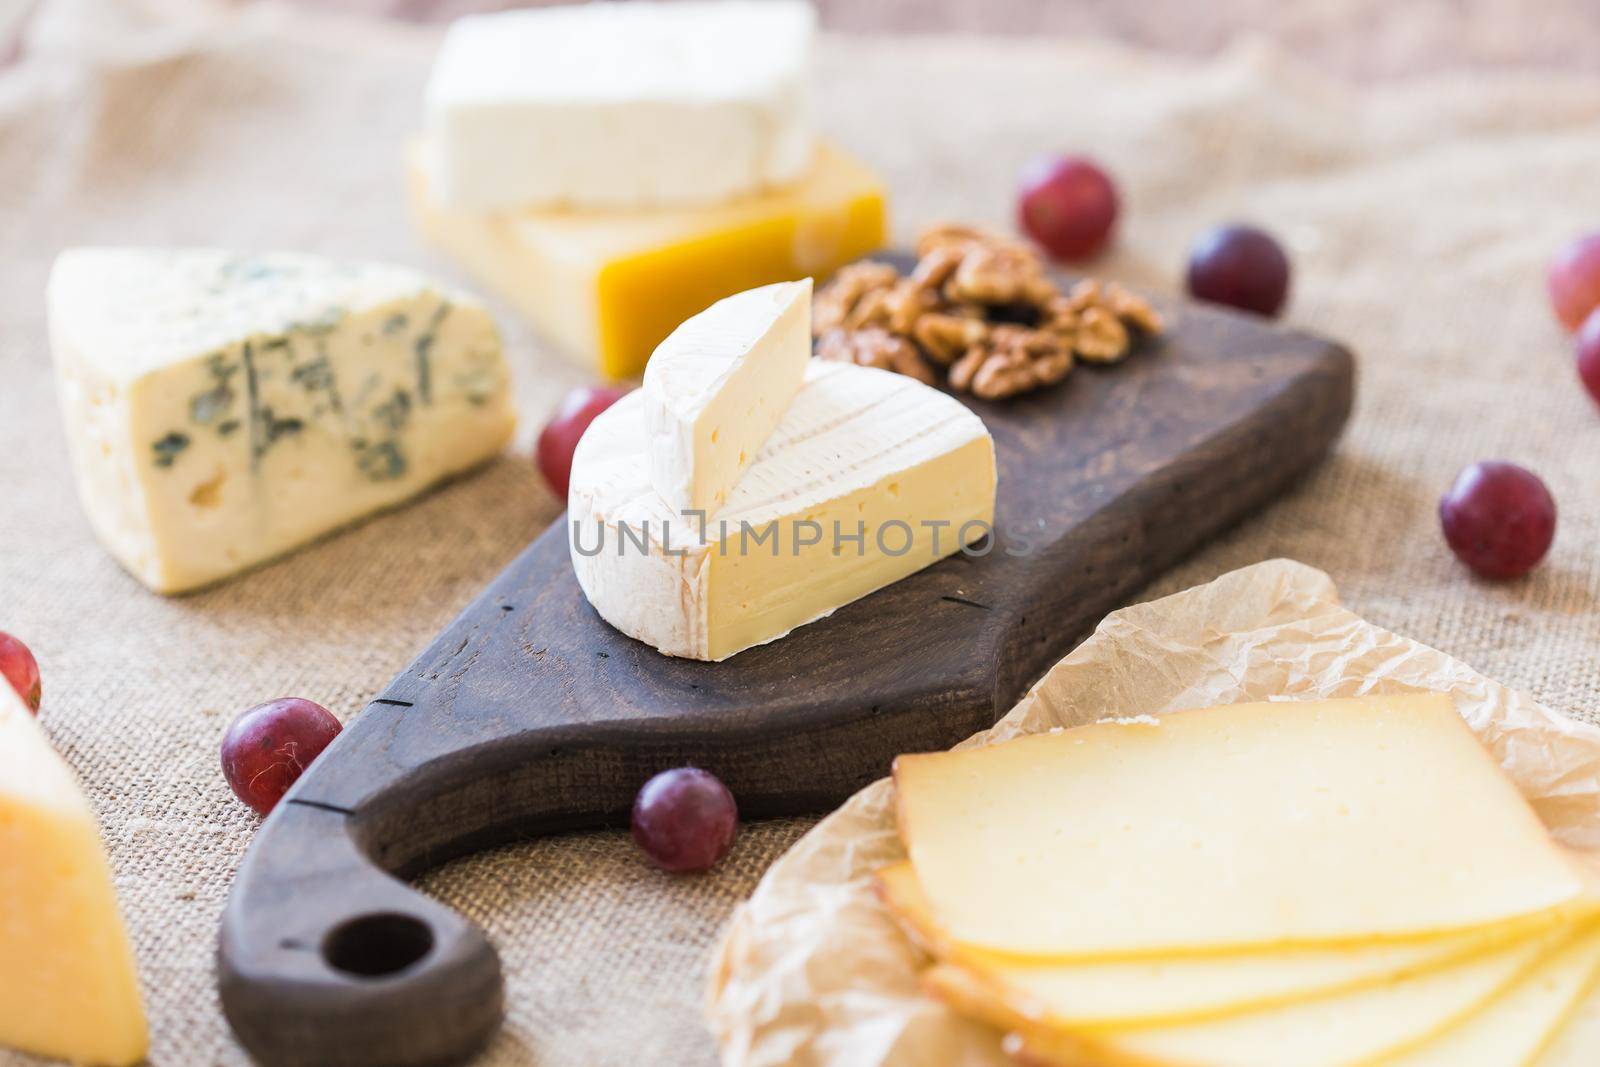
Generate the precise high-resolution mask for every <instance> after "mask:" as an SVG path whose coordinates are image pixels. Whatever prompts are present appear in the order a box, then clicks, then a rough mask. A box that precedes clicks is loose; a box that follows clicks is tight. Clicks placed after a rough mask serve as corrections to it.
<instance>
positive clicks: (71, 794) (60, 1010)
mask: <svg viewBox="0 0 1600 1067" xmlns="http://www.w3.org/2000/svg"><path fill="white" fill-rule="evenodd" d="M0 1046H9V1047H12V1048H19V1049H22V1050H23V1051H25V1052H31V1053H35V1054H37V1055H40V1056H50V1057H53V1058H56V1059H63V1060H70V1061H72V1062H73V1063H84V1064H103V1065H112V1067H116V1065H121V1064H131V1063H137V1062H138V1061H139V1060H141V1059H143V1058H144V1055H145V1049H146V1032H145V1022H144V1012H143V1009H142V1008H141V1007H140V1002H139V984H138V980H137V978H136V977H135V974H134V967H133V952H132V950H131V949H130V948H129V945H128V936H127V933H126V932H125V931H124V929H123V926H122V918H121V915H120V914H119V913H118V911H117V898H116V892H115V890H114V889H113V888H112V884H111V871H110V868H109V866H108V865H107V863H106V856H105V850H104V848H103V847H102V845H101V843H100V832H99V828H98V827H97V826H96V825H95V819H94V813H93V812H92V811H91V810H90V808H89V803H88V801H87V800H85V799H84V796H83V793H82V791H81V790H80V789H79V788H78V783H77V781H76V780H75V779H74V778H73V776H72V772H71V771H70V770H69V769H68V768H67V765H66V763H65V762H63V761H62V759H61V757H60V756H58V755H56V753H55V752H54V750H52V749H51V747H50V742H49V741H48V740H46V738H45V736H44V731H43V730H41V729H40V727H39V724H38V723H37V722H36V721H34V718H33V716H32V715H30V714H29V713H28V711H27V709H26V708H24V707H23V706H22V702H21V700H19V699H18V698H17V696H16V694H15V693H14V692H13V691H12V689H11V687H10V686H9V685H6V684H5V680H4V679H3V678H0Z"/></svg>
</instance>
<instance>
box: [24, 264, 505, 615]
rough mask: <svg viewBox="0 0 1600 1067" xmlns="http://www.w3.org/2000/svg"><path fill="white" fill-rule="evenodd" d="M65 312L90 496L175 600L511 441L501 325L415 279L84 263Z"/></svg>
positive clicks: (113, 535) (72, 407) (155, 584)
mask: <svg viewBox="0 0 1600 1067" xmlns="http://www.w3.org/2000/svg"><path fill="white" fill-rule="evenodd" d="M48 300H49V310H50V335H51V344H52V348H53V350H54V354H55V361H56V370H57V379H58V387H59V392H60V399H61V404H62V409H63V413H64V415H65V418H66V425H67V435H68V439H69V441H70V442H71V445H72V455H73V463H74V468H75V472H76V475H77V482H78V491H79V496H80V497H81V498H82V501H83V505H84V508H85V510H86V511H87V512H88V514H89V518H90V521H91V523H92V524H93V526H94V528H95V531H96V532H97V533H98V534H99V536H100V538H101V540H102V541H103V542H104V543H105V545H106V547H107V548H109V549H110V551H111V552H112V554H113V555H114V556H116V557H117V559H118V560H120V561H121V562H122V563H123V565H124V566H126V567H127V568H128V570H129V571H131V572H132V573H133V574H134V575H135V576H136V577H138V578H139V579H140V580H141V581H143V582H144V583H145V584H147V585H149V586H150V587H151V588H152V589H155V590H156V591H158V592H163V593H175V592H182V591H185V590H189V589H194V588H197V587H199V586H203V585H207V584H209V583H211V582H215V581H217V580H219V579H222V578H226V577H228V576H229V575H232V574H234V573H236V572H238V571H241V570H244V569H245V568H248V567H250V566H252V565H254V564H257V563H261V562H262V561H264V560H267V559H270V558H272V557H274V556H278V555H280V554H282V553H284V552H287V551H289V550H290V549H293V548H295V547H297V546H299V545H301V544H304V543H305V542H307V541H310V540H312V539H314V538H316V537H318V536H320V535H322V534H325V533H327V532H329V531H330V530H333V529H335V528H337V527H339V526H342V525H344V524H346V523H349V522H352V521H354V520H356V519H358V518H361V517H363V516H365V515H367V514H369V513H371V512H373V511H375V510H378V509H380V508H384V507H388V506H390V505H393V504H396V503H399V502H400V501H402V500H405V499H406V498H408V497H411V496H414V495H415V494H417V493H418V492H420V491H422V490H423V489H425V488H427V487H428V486H430V485H433V484H434V483H436V482H438V481H440V480H441V479H443V478H446V477H448V476H449V475H452V474H455V473H458V472H460V471H462V470H465V469H467V468H469V467H472V466H474V465H476V464H478V463H481V462H483V461H484V460H486V459H488V458H489V457H490V456H492V455H494V454H495V453H497V452H498V451H499V450H500V449H501V448H503V447H504V446H505V443H506V441H507V440H508V438H509V437H510V434H511V429H512V424H513V421H514V416H513V413H512V409H511V403H510V391H509V380H508V375H507V371H506V366H505V362H504V360H503V358H502V356H501V351H500V340H499V335H498V333H497V331H496V329H495V326H494V323H493V322H492V320H491V319H490V318H489V315H488V313H487V312H486V311H485V310H484V309H483V307H482V306H481V305H480V304H478V303H477V302H475V301H473V300H470V299H467V298H465V297H463V296H461V295H459V294H456V293H453V292H450V291H448V290H445V289H443V288H440V287H438V286H436V285H434V284H433V283H431V282H430V281H428V280H427V279H426V278H424V277H422V276H420V275H418V274H415V273H413V272H411V271H409V270H404V269H402V268H398V267H391V266H383V265H377V264H343V263H333V262H329V261H327V260H323V259H320V258H317V257H314V256H306V255H297V254H288V253H274V254H267V255H238V254H233V253H229V252H221V251H175V250H148V249H76V250H71V251H67V252H63V253H62V254H61V255H60V257H58V258H57V260H56V264H55V269H54V271H53V272H52V274H51V278H50V288H49V297H48Z"/></svg>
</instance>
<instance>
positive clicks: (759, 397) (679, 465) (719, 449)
mask: <svg viewBox="0 0 1600 1067" xmlns="http://www.w3.org/2000/svg"><path fill="white" fill-rule="evenodd" d="M810 359H811V279H810V278H807V279H805V280H804V281H798V282H779V283H778V284H776V285H764V286H762V287H761V288H759V289H749V290H746V291H745V292H742V293H737V294H735V295H733V296H730V297H727V298H726V299H724V300H719V301H717V302H716V303H715V304H712V305H711V306H710V307H709V308H707V309H706V310H704V311H702V312H701V313H700V314H698V315H696V316H694V317H693V318H691V319H687V320H685V321H684V323H683V325H681V326H679V327H678V328H677V329H676V330H674V331H672V333H671V334H670V335H669V336H668V337H667V339H666V340H665V341H662V342H661V344H660V345H659V346H658V347H657V348H656V351H655V354H654V355H653V356H651V357H650V363H649V364H648V365H647V366H646V367H645V369H644V419H645V428H646V431H647V432H648V434H649V445H648V447H647V449H646V454H647V455H648V456H649V460H650V483H651V485H653V486H654V487H655V490H656V492H658V493H660V494H661V499H662V500H664V501H666V504H667V506H668V507H670V508H671V509H672V510H673V511H674V512H675V513H677V514H679V515H685V514H686V513H688V512H691V511H700V512H705V513H706V514H708V515H709V514H711V513H713V512H715V511H716V510H717V509H718V508H720V507H721V506H722V505H723V503H724V502H725V501H726V500H727V499H728V493H729V491H730V490H732V489H733V486H734V484H735V483H736V482H738V480H739V476H740V475H741V474H743V473H744V472H745V469H746V468H748V467H749V466H750V462H751V461H752V460H754V459H755V457H756V453H757V452H758V451H759V450H760V449H761V446H762V445H763V444H765V443H766V440H767V438H768V437H769V436H771V434H772V431H773V430H774V429H776V428H777V426H778V423H779V422H780V421H781V420H782V418H783V413H784V411H785V410H786V409H787V408H788V406H789V402H790V401H791V400H793V399H794V395H795V393H796V391H798V390H799V388H800V380H801V379H802V378H803V377H804V376H805V371H806V364H807V363H808V362H809V361H810Z"/></svg>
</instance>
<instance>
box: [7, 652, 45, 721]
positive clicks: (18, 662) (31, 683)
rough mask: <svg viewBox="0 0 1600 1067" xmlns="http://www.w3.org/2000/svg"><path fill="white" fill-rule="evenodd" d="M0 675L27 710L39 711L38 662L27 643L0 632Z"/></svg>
mask: <svg viewBox="0 0 1600 1067" xmlns="http://www.w3.org/2000/svg"><path fill="white" fill-rule="evenodd" d="M0 677H3V678H5V680H6V681H8V682H10V683H11V688H13V689H15V690H16V691H17V695H18V696H19V697H21V698H22V702H23V703H24V704H26V705H28V710H29V711H31V712H33V713H34V714H35V715H37V714H38V713H39V696H40V688H39V662H38V660H36V659H34V658H33V653H32V652H29V651H28V646H27V645H25V644H23V643H22V642H21V641H18V640H17V639H16V638H15V637H12V636H11V635H10V634H8V633H0Z"/></svg>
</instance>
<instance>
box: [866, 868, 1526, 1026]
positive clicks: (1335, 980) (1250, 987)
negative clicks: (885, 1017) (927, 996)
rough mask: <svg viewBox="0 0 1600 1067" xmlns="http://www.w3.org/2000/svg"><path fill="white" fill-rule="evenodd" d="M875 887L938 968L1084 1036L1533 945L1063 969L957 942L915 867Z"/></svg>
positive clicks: (1482, 934)
mask: <svg viewBox="0 0 1600 1067" xmlns="http://www.w3.org/2000/svg"><path fill="white" fill-rule="evenodd" d="M877 878H878V885H879V890H880V893H881V895H882V896H883V898H884V901H885V903H887V904H888V905H889V907H890V909H891V910H892V911H893V912H894V913H895V915H896V916H897V917H898V918H899V919H900V921H901V922H902V923H904V924H905V925H906V926H907V927H908V928H909V930H910V931H911V933H912V936H913V937H914V938H915V939H916V940H917V941H919V942H920V943H921V944H923V945H924V946H925V947H927V948H928V950H929V951H930V952H932V953H933V954H934V955H935V956H936V957H938V958H939V959H940V960H941V961H944V962H946V963H951V964H954V965H956V966H958V967H961V968H962V969H964V970H966V971H968V972H970V974H971V975H972V976H973V977H975V978H977V979H978V980H980V981H982V982H984V983H986V984H988V985H990V986H992V987H994V988H995V990H996V992H997V993H998V994H1000V995H1002V996H1004V997H1006V998H1008V999H1011V1000H1013V1001H1015V1002H1017V1003H1019V1004H1020V1003H1024V1002H1025V1003H1026V1004H1027V1005H1028V1008H1027V1012H1028V1014H1029V1015H1030V1016H1031V1017H1032V1018H1033V1019H1035V1020H1036V1021H1037V1022H1039V1023H1041V1024H1044V1025H1051V1026H1064V1027H1069V1028H1078V1029H1085V1028H1087V1029H1094V1028H1104V1027H1125V1026H1149V1025H1155V1024H1161V1023H1173V1022H1190V1021H1196V1020H1200V1019H1208V1018H1216V1017H1219V1016H1224V1015H1236V1014H1241V1013H1243V1012H1247V1011H1252V1010H1259V1009H1261V1008H1267V1007H1273V1006H1277V1005H1281V1004H1287V1003H1291V1002H1294V1001H1300V1000H1309V999H1312V998H1314V997H1319V996H1329V995H1332V994H1335V993H1342V992H1348V991H1351V990H1355V989H1361V988H1364V987H1367V986H1374V985H1379V984H1382V983H1385V982H1390V981H1394V980H1396V979H1400V978H1406V977H1409V976H1411V975H1415V974H1421V973H1423V972H1424V971H1429V970H1433V969H1435V968H1438V967H1443V966H1447V965H1449V964H1453V963H1457V962H1461V961H1464V960H1465V959H1467V958H1469V957H1471V956H1474V955H1477V954H1480V953H1483V952H1486V951H1488V950H1490V949H1494V948H1498V947H1502V946H1504V945H1506V944H1509V943H1510V942H1511V941H1513V940H1517V939H1520V938H1522V937H1524V936H1526V933H1525V932H1524V931H1522V930H1521V929H1520V928H1519V927H1517V926H1514V925H1508V926H1497V927H1493V928H1491V929H1489V930H1475V931H1470V932H1467V933H1459V934H1442V935H1440V936H1438V937H1432V938H1425V939H1422V940H1418V941H1410V942H1389V943H1382V942H1380V943H1374V944H1367V945H1350V946H1333V947H1323V948H1276V949H1270V950H1265V951H1257V952H1230V953H1214V954H1206V955H1185V956H1176V957H1171V958H1162V959H1128V960H1086V961H1073V960H1061V961H1056V960H1050V959H1044V958H1039V957H1026V956H1014V955H1009V954H1006V953H1001V952H989V951H986V950H984V949H979V948H969V947H965V946H962V945H959V944H957V943H955V941H954V940H953V939H952V938H951V937H950V935H949V933H948V931H946V930H944V929H943V928H942V927H940V926H939V924H938V921H937V920H936V919H935V918H934V917H933V915H932V914H931V912H930V911H929V910H928V903H927V899H926V898H925V897H924V896H923V895H922V889H921V887H920V886H919V885H918V884H917V880H916V872H915V871H913V870H912V869H911V865H910V864H909V863H902V864H897V865H895V866H893V867H889V868H886V869H884V870H882V871H880V872H878V876H877Z"/></svg>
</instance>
